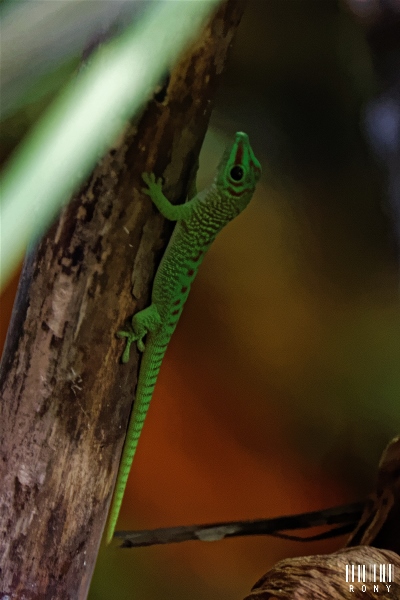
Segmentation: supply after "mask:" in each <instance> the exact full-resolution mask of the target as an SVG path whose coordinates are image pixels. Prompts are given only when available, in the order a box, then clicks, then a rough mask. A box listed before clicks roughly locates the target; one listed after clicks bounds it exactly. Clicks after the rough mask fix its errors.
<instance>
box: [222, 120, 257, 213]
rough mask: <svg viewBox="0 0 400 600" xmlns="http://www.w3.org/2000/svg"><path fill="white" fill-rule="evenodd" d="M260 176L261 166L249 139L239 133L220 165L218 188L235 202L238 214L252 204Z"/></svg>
mask: <svg viewBox="0 0 400 600" xmlns="http://www.w3.org/2000/svg"><path fill="white" fill-rule="evenodd" d="M260 176H261V165H260V163H259V162H258V160H257V159H256V157H255V156H254V152H253V150H252V148H251V146H250V142H249V138H248V136H247V135H246V134H245V133H242V132H241V131H239V132H238V133H236V135H235V141H234V143H233V145H232V146H231V147H230V148H228V149H227V150H226V152H225V153H224V155H223V157H222V160H221V162H220V164H219V167H218V170H217V175H216V184H217V187H218V188H219V189H221V190H223V192H224V195H225V196H228V197H229V198H231V199H232V200H233V201H234V204H235V207H236V210H237V212H241V211H242V210H243V209H244V208H245V207H246V206H247V204H248V203H249V202H250V200H251V197H252V195H253V192H254V189H255V187H256V184H257V181H258V180H259V179H260Z"/></svg>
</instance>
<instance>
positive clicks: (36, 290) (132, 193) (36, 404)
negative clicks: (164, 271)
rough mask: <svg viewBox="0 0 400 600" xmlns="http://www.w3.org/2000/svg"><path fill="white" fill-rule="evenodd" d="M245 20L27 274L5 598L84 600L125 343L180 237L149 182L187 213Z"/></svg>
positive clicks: (67, 219) (177, 74) (17, 347)
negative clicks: (170, 244)
mask: <svg viewBox="0 0 400 600" xmlns="http://www.w3.org/2000/svg"><path fill="white" fill-rule="evenodd" d="M242 10H243V3H242V0H228V1H227V2H226V3H224V4H223V5H222V6H221V8H220V9H219V11H218V12H217V13H216V15H215V16H214V18H213V19H211V20H210V22H209V24H208V25H207V27H206V28H205V30H204V32H203V34H202V35H201V37H200V38H199V40H198V41H197V42H196V43H195V44H194V45H193V47H192V48H191V49H190V51H189V52H187V53H186V54H185V56H184V57H183V58H182V60H181V61H180V63H179V64H178V66H176V68H174V69H173V71H172V73H171V74H170V77H169V80H168V81H167V83H166V86H165V87H164V88H163V89H162V90H160V91H159V92H158V93H157V94H155V96H154V98H153V100H152V101H151V102H150V103H149V105H148V107H147V108H146V110H145V112H144V113H143V115H142V116H141V118H140V120H138V121H137V122H136V123H134V124H130V125H129V126H127V128H126V131H125V134H124V136H123V137H122V139H120V140H118V143H117V144H115V146H114V148H112V149H111V150H110V152H109V153H108V154H107V155H106V156H105V157H104V158H103V159H102V160H101V161H100V163H99V164H98V165H97V167H96V169H95V171H94V172H93V174H92V176H91V177H90V179H89V181H87V183H86V184H85V186H84V187H83V189H81V190H80V192H79V193H78V194H77V195H76V196H75V198H74V199H73V200H72V201H71V203H70V204H69V205H68V207H67V208H66V209H65V210H64V211H63V212H62V214H61V216H60V218H59V220H58V221H57V222H56V223H55V224H54V225H53V226H52V227H51V229H50V231H49V232H48V233H47V235H46V236H45V237H44V238H43V239H42V241H41V242H40V244H39V245H38V248H37V250H36V252H35V253H34V254H32V255H31V256H29V257H28V259H27V260H26V263H25V266H24V270H23V274H22V277H21V281H20V285H19V291H18V295H17V300H16V304H15V308H14V312H13V317H12V323H11V326H10V331H9V334H8V338H7V343H6V348H5V351H4V355H3V362H2V368H1V374H0V391H1V405H0V411H1V412H0V485H1V497H0V501H1V503H0V597H5V596H6V595H8V596H10V598H25V599H26V600H29V599H40V600H44V599H52V600H53V599H57V598H60V599H61V598H62V599H63V600H65V599H67V598H73V599H74V600H75V599H83V598H86V595H87V592H88V588H89V584H90V579H91V576H92V572H93V569H94V564H95V560H96V556H97V551H98V548H99V544H100V540H101V535H102V531H103V527H104V525H105V522H106V517H107V511H108V507H109V503H110V499H111V494H112V489H113V484H114V481H115V477H116V473H117V470H118V464H119V459H120V455H121V450H122V445H123V441H124V436H125V431H126V427H127V423H128V419H129V415H130V412H131V408H132V401H133V398H134V391H135V384H136V379H137V368H138V355H137V353H135V352H134V351H133V352H132V353H131V360H130V362H129V364H127V365H123V364H122V363H121V362H120V357H121V352H122V350H123V345H124V342H123V341H122V340H118V339H117V338H116V336H115V332H116V331H117V330H118V329H120V328H122V327H123V326H124V325H125V324H126V320H127V319H128V318H129V317H131V316H132V313H133V312H134V311H136V310H140V309H142V308H143V307H144V306H145V305H146V304H147V302H148V300H149V293H150V289H151V282H152V279H153V276H154V272H155V269H156V266H157V263H158V261H159V259H160V257H161V255H162V252H163V249H164V248H165V245H166V243H167V241H168V237H169V235H170V233H171V224H166V223H165V222H164V220H163V218H162V217H161V216H160V215H159V214H158V213H157V210H156V209H155V208H154V206H153V205H152V203H151V201H150V199H149V198H148V197H147V196H144V195H143V194H141V193H140V191H139V190H140V188H141V186H142V182H141V173H143V172H144V171H154V172H155V173H156V174H157V176H163V177H164V178H165V187H164V191H165V193H166V195H167V196H168V197H169V198H170V199H171V201H173V202H182V201H183V200H184V198H185V196H186V191H187V188H188V186H189V184H190V181H191V179H192V178H193V175H194V168H195V163H196V157H197V156H198V153H199V151H200V148H201V144H202V140H203V137H204V135H205V132H206V129H207V124H208V120H209V116H210V112H211V104H212V100H213V97H214V92H215V88H216V85H217V82H218V80H219V77H220V74H221V71H222V68H223V66H224V63H225V58H226V53H227V50H228V47H229V45H230V42H231V40H232V37H233V34H234V31H235V29H236V27H237V25H238V23H239V21H240V17H241V14H242ZM77 143H79V140H77Z"/></svg>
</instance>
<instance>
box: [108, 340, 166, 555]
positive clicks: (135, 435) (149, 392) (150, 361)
mask: <svg viewBox="0 0 400 600" xmlns="http://www.w3.org/2000/svg"><path fill="white" fill-rule="evenodd" d="M164 352H165V349H164ZM163 357H164V354H163V353H162V352H160V349H159V348H158V347H157V346H153V347H149V345H147V347H146V351H145V353H144V355H143V358H142V362H141V366H140V373H139V381H138V386H137V391H136V398H135V403H134V406H133V411H132V414H131V417H130V420H129V425H128V430H127V432H126V437H125V443H124V449H123V451H122V457H121V462H120V465H119V471H118V476H117V481H116V484H115V488H114V495H113V499H112V502H111V509H110V512H109V517H108V522H107V527H106V536H105V540H106V544H107V545H108V544H109V543H110V542H111V540H112V538H113V536H114V531H115V527H116V525H117V521H118V516H119V512H120V509H121V505H122V499H123V497H124V493H125V488H126V484H127V482H128V477H129V472H130V470H131V465H132V461H133V458H134V456H135V453H136V448H137V445H138V442H139V438H140V434H141V433H142V429H143V425H144V421H145V418H146V415H147V411H148V408H149V405H150V400H151V398H152V396H153V391H154V387H155V384H156V381H157V376H158V372H159V370H160V367H161V363H162V359H163Z"/></svg>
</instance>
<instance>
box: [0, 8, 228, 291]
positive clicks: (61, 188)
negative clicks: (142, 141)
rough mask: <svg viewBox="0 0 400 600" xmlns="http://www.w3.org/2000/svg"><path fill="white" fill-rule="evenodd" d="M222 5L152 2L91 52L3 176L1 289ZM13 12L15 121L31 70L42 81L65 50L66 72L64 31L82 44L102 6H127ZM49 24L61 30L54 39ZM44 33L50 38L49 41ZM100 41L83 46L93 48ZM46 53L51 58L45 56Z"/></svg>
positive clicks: (8, 54) (7, 72)
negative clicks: (25, 28)
mask: <svg viewBox="0 0 400 600" xmlns="http://www.w3.org/2000/svg"><path fill="white" fill-rule="evenodd" d="M217 2H218V0H202V2H186V1H185V0H183V1H179V2H151V3H148V4H147V10H146V11H145V13H144V16H143V17H142V18H141V19H139V20H138V22H137V23H133V24H129V26H128V27H126V29H125V30H124V31H123V32H122V33H121V34H120V35H117V36H115V37H114V38H112V39H111V40H107V41H106V42H105V43H104V44H101V45H100V46H99V47H98V48H97V50H96V51H94V52H92V54H91V56H90V60H89V61H87V63H86V64H85V68H81V69H80V71H79V73H78V74H77V76H76V77H75V78H74V79H73V80H72V81H70V82H69V85H66V86H65V88H64V89H63V90H62V92H61V93H60V94H59V95H58V96H57V98H56V99H55V101H54V102H52V104H51V106H50V107H49V108H48V109H47V110H46V111H45V112H44V114H43V115H42V116H41V118H39V119H38V121H37V122H36V123H35V124H34V125H33V126H32V128H31V130H30V131H29V133H28V134H27V135H26V136H25V138H24V139H23V140H22V142H21V143H20V145H19V147H18V148H17V150H16V151H15V152H14V154H13V156H12V157H11V159H10V160H9V162H8V163H7V165H6V166H5V168H4V169H3V173H2V181H1V186H2V199H1V213H2V236H1V270H0V289H2V288H3V286H4V285H5V284H6V283H7V281H8V280H9V278H10V276H11V274H12V272H13V269H15V268H16V267H17V264H18V261H19V260H21V258H22V256H23V253H24V252H25V250H26V247H27V245H28V243H29V244H35V243H36V242H37V240H38V239H39V238H40V236H41V235H42V234H43V233H44V231H46V229H47V228H48V227H49V226H50V224H51V223H52V221H53V220H54V219H55V217H56V216H57V214H58V212H59V210H60V209H61V207H62V206H63V204H64V203H65V202H66V201H68V200H69V198H70V197H71V195H72V194H73V193H74V192H75V191H76V190H77V189H78V188H79V185H80V184H81V183H82V182H83V181H84V180H85V178H86V177H87V176H88V175H89V174H90V172H91V170H92V169H93V167H94V166H95V164H96V162H97V161H98V160H99V158H100V157H101V156H103V155H104V154H105V152H106V151H107V150H108V149H109V148H110V147H111V145H112V144H113V143H114V142H115V140H116V139H117V138H118V136H119V135H120V134H121V132H122V131H123V130H124V127H125V126H126V123H127V121H128V120H129V119H130V118H131V117H132V116H134V115H136V114H138V113H139V112H140V111H141V110H142V109H143V106H144V104H145V102H146V100H147V98H148V97H149V95H150V94H151V93H152V91H153V90H154V88H155V86H156V85H157V83H159V82H160V80H161V79H162V77H163V76H165V72H166V71H167V70H168V69H170V68H171V65H173V64H174V63H175V61H176V60H177V58H178V56H179V55H180V53H181V52H182V51H183V49H184V48H186V47H187V45H188V44H189V43H190V41H191V40H192V39H193V37H194V36H195V35H196V33H197V32H198V31H199V30H200V28H201V27H202V26H203V24H204V22H205V19H206V18H207V17H208V15H209V14H210V13H211V11H212V9H213V7H214V6H215V5H216V4H217ZM139 4H140V5H142V3H139ZM136 5H137V4H136V3H135V4H133V6H136ZM7 6H8V8H9V12H8V13H7V14H6V15H5V19H4V21H3V22H2V45H3V46H4V52H3V51H2V61H1V64H2V66H3V67H4V68H3V69H2V74H1V76H2V96H3V97H4V103H5V111H6V114H9V113H10V112H12V110H11V109H10V104H11V103H12V102H14V103H15V104H17V105H18V104H19V105H20V106H23V105H25V104H27V103H28V102H27V100H26V95H27V90H29V82H31V81H32V78H33V77H34V74H33V73H35V70H34V67H36V69H37V71H38V76H39V77H41V76H42V74H43V72H45V71H46V68H47V71H50V70H51V69H50V66H51V64H52V62H53V61H52V60H51V58H50V57H53V56H55V58H57V55H58V52H57V50H58V49H59V46H60V48H61V49H63V50H64V52H60V64H61V65H62V66H64V63H65V60H66V58H65V53H66V51H67V48H68V46H65V44H66V42H67V41H68V30H70V29H71V30H73V27H74V26H75V30H76V31H77V32H79V33H80V36H78V35H77V36H76V38H77V39H76V40H75V41H82V39H83V36H85V34H86V36H88V35H89V33H90V32H91V28H89V31H88V32H87V31H86V29H85V23H86V22H89V23H91V21H90V16H91V15H93V16H94V17H96V16H98V15H97V13H98V12H99V6H100V7H102V8H104V7H105V8H106V9H107V8H108V10H110V6H117V7H121V6H125V1H122V0H119V2H117V3H116V4H115V5H114V4H113V3H112V2H111V3H110V2H105V3H90V2H85V0H70V1H69V2H55V3H54V2H51V3H50V2H49V3H47V2H45V3H22V4H13V5H10V6H9V5H7ZM106 12H107V10H106ZM64 13H67V14H66V15H64ZM3 16H4V15H3ZM54 16H55V17H56V19H54ZM65 16H66V19H64V17H65ZM88 17H89V18H88ZM26 20H29V21H32V27H30V28H29V30H28V31H29V35H26V39H25V37H24V36H23V35H22V31H23V26H24V23H25V22H26ZM52 25H55V26H57V28H58V29H57V31H58V35H57V31H53V29H52ZM92 26H93V25H92ZM63 27H65V31H64V29H63ZM43 28H44V30H45V31H46V32H48V33H49V35H48V36H47V37H46V39H45V41H44V42H43V40H42V38H41V30H42V29H43ZM160 31H162V32H163V34H162V35H160ZM167 32H168V34H167ZM98 35H99V37H100V40H101V38H102V36H103V32H102V31H101V30H99V31H98ZM12 36H14V37H12ZM11 37H12V39H9V38H11ZM106 37H107V36H106ZM14 38H15V39H14ZM78 38H79V40H78ZM100 40H87V43H88V44H89V41H90V42H91V44H92V45H94V47H96V45H97V46H98V42H99V41H100ZM76 45H78V44H76ZM46 48H47V49H49V48H52V49H53V52H52V53H51V54H49V55H48V53H46V51H45V50H46ZM86 50H88V48H86ZM53 60H54V59H53ZM27 69H28V74H29V76H28V75H27ZM32 70H33V73H32ZM25 81H28V85H25V84H24V83H23V82H25ZM36 91H37V89H36ZM24 95H25V99H24ZM21 98H22V100H21ZM77 142H78V143H77Z"/></svg>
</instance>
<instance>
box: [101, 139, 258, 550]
mask: <svg viewBox="0 0 400 600" xmlns="http://www.w3.org/2000/svg"><path fill="white" fill-rule="evenodd" d="M260 175H261V166H260V163H259V162H258V160H257V159H256V157H255V156H254V153H253V151H252V149H251V146H250V143H249V139H248V137H247V135H246V134H245V133H241V132H239V133H236V135H235V141H234V143H233V145H232V147H231V148H229V149H228V150H227V151H226V152H225V153H224V155H223V157H222V160H221V162H220V164H219V167H218V170H217V174H216V177H215V179H214V182H213V183H212V185H211V186H210V187H209V188H207V189H205V190H203V191H202V192H200V193H198V194H196V195H195V196H194V198H192V199H191V200H189V201H187V202H185V203H184V204H180V205H173V204H171V203H170V202H169V201H168V200H167V198H166V197H165V196H164V194H163V193H162V189H161V180H160V179H156V178H155V176H154V174H153V173H150V174H148V173H144V174H143V176H142V177H143V180H144V182H145V183H146V185H147V186H148V187H147V188H143V190H142V191H143V192H144V193H145V194H147V195H148V196H150V198H151V199H152V201H153V202H154V204H155V205H156V207H157V208H158V210H159V211H160V212H161V214H162V215H163V216H164V217H165V218H166V219H169V220H171V221H177V223H176V225H175V229H174V232H173V234H172V237H171V239H170V241H169V244H168V246H167V249H166V251H165V253H164V255H163V257H162V259H161V262H160V266H159V268H158V270H157V273H156V276H155V279H154V284H153V290H152V296H151V304H150V306H148V307H147V308H145V309H144V310H141V311H140V312H138V313H137V314H135V315H134V316H133V319H132V331H119V332H118V334H117V335H118V336H119V337H122V338H126V347H125V351H124V353H123V356H122V362H124V363H126V362H127V361H128V360H129V352H130V347H131V344H132V343H133V342H136V343H137V347H138V349H139V350H140V351H141V352H143V357H142V362H141V365H140V372H139V380H138V385H137V389H136V397H135V403H134V408H133V411H132V415H131V418H130V422H129V426H128V431H127V434H126V438H125V445H124V449H123V453H122V458H121V463H120V467H119V472H118V476H117V483H116V486H115V490H114V496H113V501H112V505H111V510H110V515H109V520H108V525H107V533H106V541H107V543H109V542H110V541H111V539H112V537H113V535H114V529H115V526H116V523H117V519H118V515H119V511H120V508H121V504H122V498H123V496H124V492H125V487H126V482H127V480H128V475H129V471H130V468H131V464H132V460H133V457H134V455H135V452H136V447H137V444H138V441H139V437H140V434H141V431H142V427H143V423H144V420H145V418H146V414H147V410H148V408H149V404H150V400H151V397H152V395H153V390H154V387H155V384H156V381H157V377H158V373H159V370H160V367H161V363H162V360H163V357H164V354H165V351H166V349H167V346H168V342H169V340H170V339H171V336H172V334H173V332H174V330H175V327H176V324H177V323H178V320H179V317H180V316H181V313H182V309H183V306H184V304H185V302H186V299H187V297H188V294H189V291H190V286H191V284H192V282H193V280H194V278H195V277H196V274H197V271H198V268H199V266H200V264H201V262H202V260H203V258H204V255H205V253H206V252H207V250H208V249H209V247H210V245H211V244H212V242H213V241H214V239H215V237H216V235H217V234H218V232H219V231H221V229H222V228H223V227H225V225H226V224H227V223H229V221H232V219H234V218H235V217H236V216H237V215H239V214H240V213H241V212H242V211H243V210H244V209H245V208H246V206H247V205H248V204H249V202H250V200H251V197H252V195H253V193H254V189H255V187H256V183H257V181H258V180H259V178H260ZM144 337H146V348H145V346H144V342H143V338H144Z"/></svg>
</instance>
